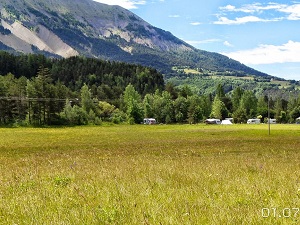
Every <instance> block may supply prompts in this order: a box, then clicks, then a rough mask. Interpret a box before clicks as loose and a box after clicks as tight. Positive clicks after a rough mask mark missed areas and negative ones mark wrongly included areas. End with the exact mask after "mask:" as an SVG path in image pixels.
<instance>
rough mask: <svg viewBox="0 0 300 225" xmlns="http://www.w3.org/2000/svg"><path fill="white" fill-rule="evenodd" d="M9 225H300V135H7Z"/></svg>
mask: <svg viewBox="0 0 300 225" xmlns="http://www.w3.org/2000/svg"><path fill="white" fill-rule="evenodd" d="M0 173H1V174H0V224H18V225H21V224H24V225H25V224H26V225H27V224H72V225H73V224H78V225H79V224H80V225H81V224H87V225H90V224H122V225H123V224H239V225H240V224H300V212H298V210H299V208H300V126H297V125H279V124H278V125H272V126H271V135H270V136H269V135H268V127H267V125H263V124H261V125H232V126H221V125H220V126H218V125H216V126H208V125H156V126H146V125H134V126H129V125H118V126H107V127H105V126H100V127H71V128H11V129H7V128H1V129H0Z"/></svg>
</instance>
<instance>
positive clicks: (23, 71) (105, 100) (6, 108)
mask: <svg viewBox="0 0 300 225" xmlns="http://www.w3.org/2000/svg"><path fill="white" fill-rule="evenodd" d="M226 88H227V86H225V85H223V84H222V83H219V84H216V85H215V88H214V90H211V91H210V92H209V93H201V92H195V91H194V90H193V89H192V88H191V86H188V85H182V86H180V87H176V86H175V85H174V84H172V83H167V84H166V85H165V84H164V80H163V76H162V74H160V73H158V72H157V71H156V70H154V69H151V68H148V67H142V66H138V65H130V64H125V63H117V62H106V61H103V60H97V59H88V58H84V57H71V58H69V59H49V58H46V57H44V56H42V55H20V56H14V55H11V54H8V53H6V52H0V124H1V125H39V126H41V125H81V124H101V123H102V122H103V121H108V122H114V123H120V122H129V123H141V122H142V120H143V118H144V117H153V118H155V119H156V120H157V121H158V122H159V123H199V122H203V120H205V119H207V118H219V119H224V118H226V117H233V119H234V122H236V123H245V122H246V121H247V119H249V118H260V119H261V120H262V122H263V121H265V119H266V118H267V114H268V96H267V95H265V94H264V93H262V92H261V93H258V92H256V91H255V90H245V89H243V88H241V87H239V86H237V87H234V88H233V89H232V90H230V91H229V92H228V90H226ZM269 102H270V109H271V117H272V118H274V117H275V118H276V119H277V121H278V122H281V123H289V122H295V121H296V119H297V118H298V117H299V116H300V96H299V95H297V94H295V93H292V92H290V95H289V96H288V97H285V98H283V97H282V96H275V95H273V96H272V95H269Z"/></svg>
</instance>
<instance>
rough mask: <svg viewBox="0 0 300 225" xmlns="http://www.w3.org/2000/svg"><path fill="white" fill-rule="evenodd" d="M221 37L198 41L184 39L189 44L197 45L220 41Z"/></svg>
mask: <svg viewBox="0 0 300 225" xmlns="http://www.w3.org/2000/svg"><path fill="white" fill-rule="evenodd" d="M221 41H222V40H221V39H206V40H200V41H185V42H186V43H188V44H190V45H199V44H209V43H216V42H221Z"/></svg>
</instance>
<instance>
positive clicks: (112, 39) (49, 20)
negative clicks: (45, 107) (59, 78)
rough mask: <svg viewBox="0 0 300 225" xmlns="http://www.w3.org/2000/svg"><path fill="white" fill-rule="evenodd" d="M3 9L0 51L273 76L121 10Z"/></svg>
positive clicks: (53, 3)
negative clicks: (85, 57)
mask: <svg viewBox="0 0 300 225" xmlns="http://www.w3.org/2000/svg"><path fill="white" fill-rule="evenodd" d="M0 7H1V17H0V19H1V26H0V29H1V30H2V31H3V32H1V33H0V42H1V43H2V45H1V46H0V49H4V48H9V49H14V50H15V51H16V52H23V53H36V52H42V53H44V54H49V55H52V56H55V55H56V56H57V57H70V56H75V55H83V56H87V57H94V58H101V59H105V60H114V61H124V62H127V63H136V64H141V65H145V66H152V67H155V68H156V69H159V70H160V71H161V72H163V73H172V67H173V66H189V67H193V68H204V69H207V70H214V71H221V72H222V71H223V72H226V71H232V72H238V73H239V74H240V73H244V74H245V75H246V74H250V75H256V76H269V75H268V74H265V73H262V72H260V71H257V70H254V69H252V68H250V67H247V66H245V65H243V64H241V63H239V62H237V61H235V60H232V59H229V58H228V57H227V56H224V55H221V54H218V53H213V52H207V51H203V50H199V49H196V48H194V47H193V46H191V45H189V44H187V43H185V42H184V41H182V40H180V39H178V38H177V37H175V36H174V35H173V34H171V33H170V32H168V31H164V30H162V29H160V28H157V27H154V26H152V25H150V24H149V23H147V22H146V21H144V20H143V19H141V18H140V17H138V16H137V15H135V14H134V13H132V12H130V11H129V10H126V9H123V8H122V7H120V6H109V5H105V4H101V3H98V2H95V1H92V0H75V1H74V0H50V1H43V0H23V1H22V0H0Z"/></svg>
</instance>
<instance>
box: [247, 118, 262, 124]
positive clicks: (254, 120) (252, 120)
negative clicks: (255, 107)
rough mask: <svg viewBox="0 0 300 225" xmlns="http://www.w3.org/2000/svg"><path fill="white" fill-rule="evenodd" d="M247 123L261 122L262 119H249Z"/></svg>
mask: <svg viewBox="0 0 300 225" xmlns="http://www.w3.org/2000/svg"><path fill="white" fill-rule="evenodd" d="M247 124H260V119H249V120H248V121H247Z"/></svg>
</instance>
